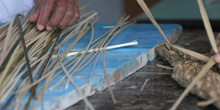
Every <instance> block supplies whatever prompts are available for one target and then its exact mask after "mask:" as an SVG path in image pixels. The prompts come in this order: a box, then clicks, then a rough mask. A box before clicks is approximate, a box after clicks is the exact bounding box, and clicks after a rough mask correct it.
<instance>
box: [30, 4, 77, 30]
mask: <svg viewBox="0 0 220 110" xmlns="http://www.w3.org/2000/svg"><path fill="white" fill-rule="evenodd" d="M35 7H36V10H35V12H34V13H33V14H32V15H31V16H30V17H29V20H30V21H31V22H37V29H38V30H40V31H41V30H43V29H45V28H46V29H47V30H49V31H50V30H53V29H57V28H60V29H64V28H65V27H68V26H71V25H73V24H74V23H75V22H76V21H77V20H78V19H79V17H80V12H79V8H78V0H35ZM53 9H54V10H53ZM50 14H51V15H52V16H51V18H49V17H50Z"/></svg>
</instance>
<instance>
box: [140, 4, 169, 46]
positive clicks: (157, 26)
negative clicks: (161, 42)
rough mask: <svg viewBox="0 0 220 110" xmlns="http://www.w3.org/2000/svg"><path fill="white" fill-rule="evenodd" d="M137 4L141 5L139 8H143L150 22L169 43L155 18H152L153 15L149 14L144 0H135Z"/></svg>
mask: <svg viewBox="0 0 220 110" xmlns="http://www.w3.org/2000/svg"><path fill="white" fill-rule="evenodd" d="M137 2H138V4H139V5H140V6H141V8H142V9H143V10H144V12H145V13H146V15H147V16H148V18H149V19H150V20H151V22H152V23H153V24H154V25H155V27H156V28H157V29H158V31H159V32H160V34H161V35H162V36H163V37H164V39H165V40H166V41H167V43H168V44H169V45H171V43H170V41H169V40H168V39H167V37H166V36H165V34H164V32H163V31H162V29H161V27H160V26H159V25H158V23H157V22H156V20H155V19H154V17H153V15H152V14H151V12H150V10H149V8H148V6H147V5H146V4H145V2H144V0H137Z"/></svg>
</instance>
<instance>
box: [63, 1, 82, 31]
mask: <svg viewBox="0 0 220 110" xmlns="http://www.w3.org/2000/svg"><path fill="white" fill-rule="evenodd" d="M75 4H76V5H75V7H74V8H75V9H74V11H75V15H74V17H73V19H72V20H71V21H70V22H69V23H67V25H66V27H68V26H71V25H73V24H74V23H75V22H76V21H77V20H78V19H79V18H80V12H79V6H78V1H77V0H75Z"/></svg>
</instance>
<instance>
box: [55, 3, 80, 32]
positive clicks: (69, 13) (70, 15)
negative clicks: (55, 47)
mask: <svg viewBox="0 0 220 110" xmlns="http://www.w3.org/2000/svg"><path fill="white" fill-rule="evenodd" d="M75 6H76V5H75V2H74V0H68V2H67V11H66V13H65V16H64V17H63V19H62V21H61V22H60V23H59V25H58V27H59V28H61V29H63V28H65V27H66V24H67V23H68V22H70V21H71V20H72V19H73V18H74V15H75V8H74V7H75Z"/></svg>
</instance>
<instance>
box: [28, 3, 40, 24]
mask: <svg viewBox="0 0 220 110" xmlns="http://www.w3.org/2000/svg"><path fill="white" fill-rule="evenodd" d="M41 2H42V1H41V0H35V8H36V11H35V12H34V13H33V14H32V15H31V16H30V17H29V20H30V21H31V22H36V21H37V19H38V17H39V15H40V5H41Z"/></svg>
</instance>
